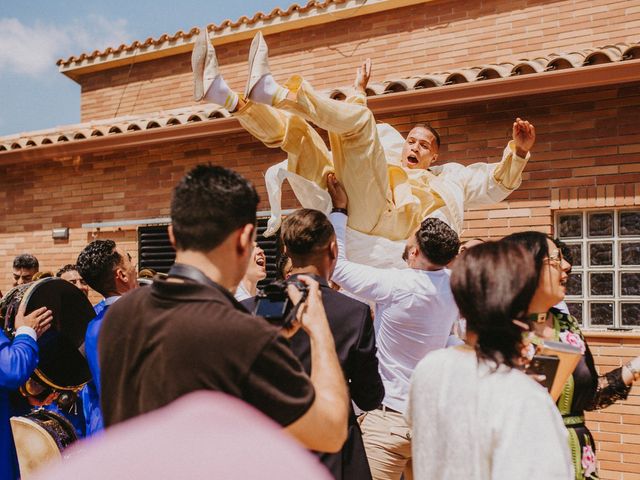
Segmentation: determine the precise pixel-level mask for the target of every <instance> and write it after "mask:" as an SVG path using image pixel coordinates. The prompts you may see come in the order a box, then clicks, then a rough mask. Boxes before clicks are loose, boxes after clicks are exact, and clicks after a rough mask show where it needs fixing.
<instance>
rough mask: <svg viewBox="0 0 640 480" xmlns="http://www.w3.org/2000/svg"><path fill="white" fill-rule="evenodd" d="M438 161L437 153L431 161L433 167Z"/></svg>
mask: <svg viewBox="0 0 640 480" xmlns="http://www.w3.org/2000/svg"><path fill="white" fill-rule="evenodd" d="M437 161H438V154H437V153H436V154H435V155H434V156H433V158H432V159H431V165H433V164H434V163H436V162H437Z"/></svg>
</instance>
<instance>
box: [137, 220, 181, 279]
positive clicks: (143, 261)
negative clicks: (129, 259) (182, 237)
mask: <svg viewBox="0 0 640 480" xmlns="http://www.w3.org/2000/svg"><path fill="white" fill-rule="evenodd" d="M175 259H176V252H175V250H174V249H173V247H172V246H171V243H169V234H168V233H167V225H148V226H144V227H139V228H138V269H139V270H142V269H143V268H152V269H153V270H155V271H156V272H161V273H167V272H168V271H169V269H170V268H171V265H173V262H174V261H175Z"/></svg>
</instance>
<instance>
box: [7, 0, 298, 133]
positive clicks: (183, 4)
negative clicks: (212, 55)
mask: <svg viewBox="0 0 640 480" xmlns="http://www.w3.org/2000/svg"><path fill="white" fill-rule="evenodd" d="M292 1H293V0H281V1H278V0H242V1H234V0H180V1H176V0H155V1H146V0H141V1H136V0H110V1H108V2H107V1H105V0H89V1H87V0H50V1H46V0H24V1H20V0H2V1H1V2H0V5H1V6H2V8H1V9H0V102H1V103H0V105H1V106H0V136H6V135H12V134H17V133H20V132H29V131H33V130H41V129H46V128H52V127H55V126H58V125H66V124H71V123H77V122H79V121H80V87H79V86H78V84H76V83H75V82H74V81H73V80H71V79H69V78H67V77H65V76H64V75H62V74H61V73H59V72H58V67H57V65H56V61H57V60H58V59H59V58H67V57H69V56H71V55H80V54H81V53H83V52H92V51H93V50H103V49H104V48H106V47H117V46H118V45H120V44H121V43H126V44H129V43H131V42H132V41H134V40H144V39H146V38H147V37H153V38H157V37H159V36H160V35H162V34H163V33H169V34H173V33H175V32H176V31H178V30H184V31H188V30H190V29H191V28H192V27H194V26H200V25H206V24H208V23H220V22H222V21H223V20H225V19H226V18H231V19H233V20H235V19H237V18H238V17H240V16H241V15H247V16H249V17H250V16H252V15H253V14H254V13H255V12H257V11H263V12H269V11H271V10H272V9H273V8H274V7H276V6H279V7H281V8H286V7H288V6H289V4H290V3H292ZM300 3H305V2H300Z"/></svg>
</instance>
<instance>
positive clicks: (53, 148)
mask: <svg viewBox="0 0 640 480" xmlns="http://www.w3.org/2000/svg"><path fill="white" fill-rule="evenodd" d="M638 81H640V59H638V60H627V61H624V62H617V63H610V64H603V65H594V66H590V67H585V68H580V69H567V70H558V71H553V72H545V73H539V74H531V75H522V76H515V77H509V78H503V79H495V80H483V81H477V82H470V83H461V84H456V85H449V86H444V87H435V88H427V89H422V90H412V91H408V92H401V93H391V94H387V95H378V96H375V97H371V98H369V100H368V105H369V108H370V109H371V110H372V111H373V112H374V114H376V115H381V114H390V113H398V112H413V111H417V110H424V109H433V108H440V107H446V106H451V105H459V104H465V103H474V102H483V101H490V100H500V99H504V98H518V97H523V96H531V95H541V94H545V93H553V92H558V91H567V90H576V89H581V88H590V87H598V86H607V85H621V84H625V83H631V82H638ZM242 131H243V128H242V127H241V126H240V124H239V123H238V121H237V120H236V119H234V118H223V119H215V120H210V121H204V122H196V123H192V124H186V125H176V126H171V127H164V128H158V129H151V130H143V131H137V132H131V133H123V134H118V135H114V136H108V137H95V138H90V139H86V140H76V141H73V142H65V143H62V144H60V143H56V144H51V145H46V146H44V145H43V146H37V147H28V148H21V149H16V150H9V151H6V152H0V163H10V162H16V161H34V160H41V159H47V158H60V157H69V156H74V155H82V154H89V153H104V152H109V151H115V150H122V149H132V148H138V147H145V146H148V145H152V144H158V143H163V142H169V141H190V140H197V139H202V138H206V137H215V136H219V135H226V134H230V133H238V132H242Z"/></svg>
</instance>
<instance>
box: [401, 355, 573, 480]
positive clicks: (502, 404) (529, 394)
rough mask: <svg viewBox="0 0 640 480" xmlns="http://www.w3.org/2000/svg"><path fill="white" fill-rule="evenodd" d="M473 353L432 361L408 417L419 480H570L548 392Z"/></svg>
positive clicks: (563, 432) (419, 377)
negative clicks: (480, 358)
mask: <svg viewBox="0 0 640 480" xmlns="http://www.w3.org/2000/svg"><path fill="white" fill-rule="evenodd" d="M493 367H494V365H493V364H491V363H490V362H484V361H483V362H478V358H477V356H476V353H475V351H474V350H473V349H472V348H469V347H456V348H448V349H446V350H440V351H438V352H433V353H430V354H429V355H427V357H426V358H425V359H424V360H422V361H421V362H420V363H419V364H418V366H417V367H416V370H415V372H414V375H413V384H412V386H411V397H410V399H411V400H410V405H409V408H408V414H407V415H406V417H407V419H408V420H409V423H410V425H411V426H412V451H413V473H414V476H415V478H416V480H425V479H432V478H455V479H458V478H464V479H465V480H513V479H524V478H527V479H529V478H536V479H545V480H571V479H573V478H575V477H574V475H573V472H572V468H571V455H570V453H569V448H568V447H569V442H568V433H567V429H566V428H565V426H564V424H563V423H562V417H561V416H560V414H559V412H558V409H557V407H556V405H555V404H554V403H553V400H552V399H551V396H550V395H549V392H547V391H546V390H545V389H544V388H543V387H542V386H540V385H539V384H537V383H536V382H534V381H533V380H532V379H531V378H528V377H527V376H526V375H525V374H524V373H522V372H521V371H519V370H517V369H509V368H507V367H505V366H504V365H503V366H501V367H499V368H498V369H497V370H494V368H493Z"/></svg>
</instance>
